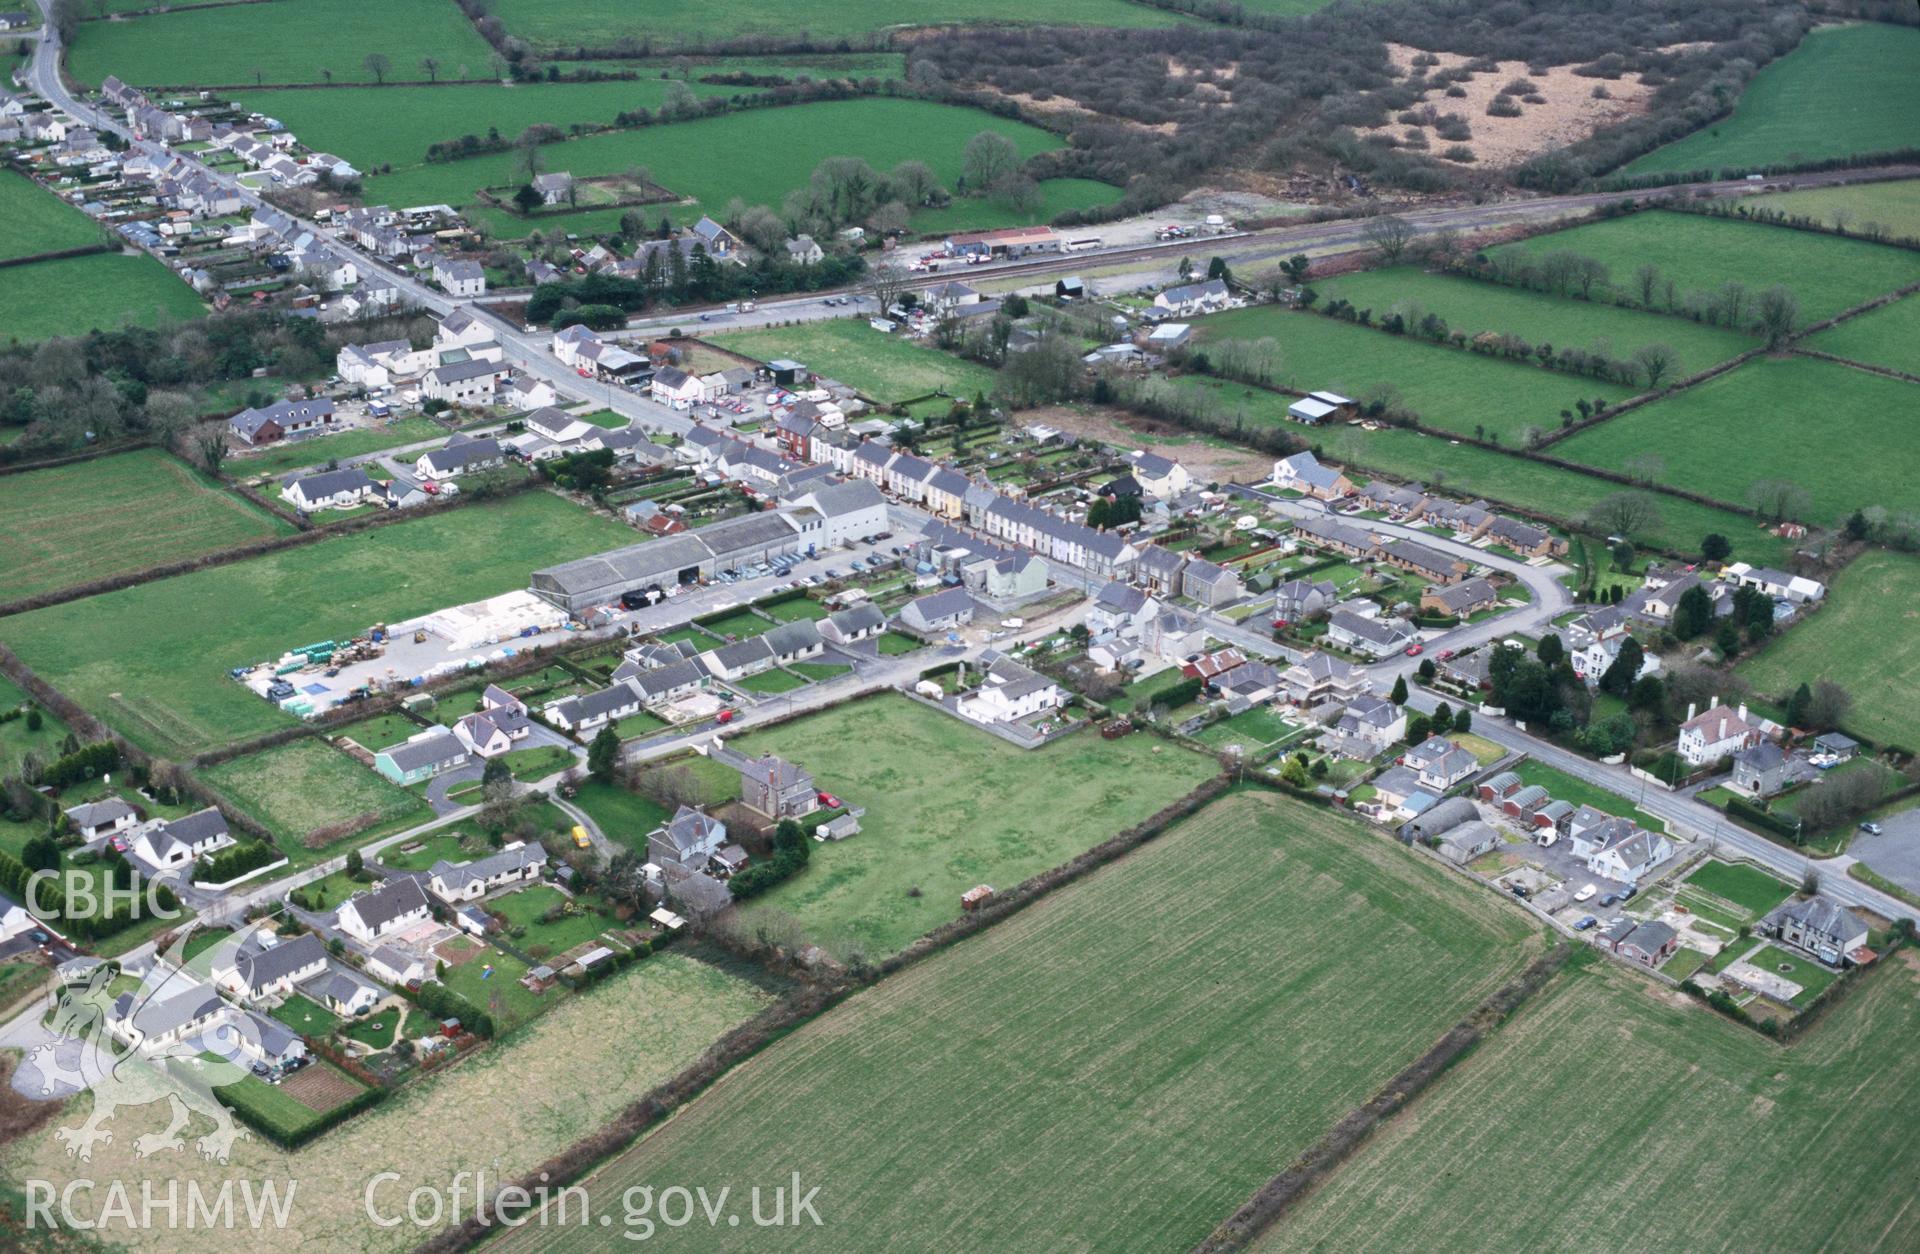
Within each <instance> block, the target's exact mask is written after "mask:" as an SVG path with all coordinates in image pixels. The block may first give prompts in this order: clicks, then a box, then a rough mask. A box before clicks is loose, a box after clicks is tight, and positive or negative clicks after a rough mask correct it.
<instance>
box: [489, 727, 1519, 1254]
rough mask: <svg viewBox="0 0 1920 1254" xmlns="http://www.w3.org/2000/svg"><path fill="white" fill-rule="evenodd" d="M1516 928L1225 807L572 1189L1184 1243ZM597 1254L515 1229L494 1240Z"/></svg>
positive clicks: (827, 1020)
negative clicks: (682, 1189) (803, 1187)
mask: <svg viewBox="0 0 1920 1254" xmlns="http://www.w3.org/2000/svg"><path fill="white" fill-rule="evenodd" d="M1135 739H1139V738H1135ZM854 839H855V840H856V841H858V840H861V839H864V837H855V838H854ZM1306 919H1312V920H1317V921H1318V923H1319V925H1318V926H1315V927H1311V928H1300V927H1297V926H1296V923H1297V921H1300V920H1306ZM1529 930H1530V929H1528V927H1527V926H1526V925H1525V924H1524V923H1522V922H1521V921H1520V920H1519V918H1518V917H1517V916H1516V915H1512V914H1509V913H1508V912H1506V911H1505V910H1504V909H1503V908H1501V907H1498V906H1495V905H1493V904H1492V903H1491V902H1490V901H1489V900H1488V899H1487V898H1486V897H1484V896H1480V895H1475V894H1474V893H1473V892H1472V890H1471V889H1470V888H1469V887H1468V886H1467V885H1465V884H1463V883H1461V882H1459V881H1457V880H1455V879H1451V878H1449V877H1446V876H1444V875H1442V874H1440V873H1438V872H1437V871H1436V870H1435V869H1434V868H1432V867H1431V866H1427V865H1423V864H1422V863H1421V862H1420V861H1419V860H1417V859H1412V858H1408V857H1406V856H1405V851H1404V850H1401V849H1399V848H1397V847H1395V846H1394V845H1393V843H1392V842H1390V841H1388V840H1384V839H1382V838H1380V837H1378V836H1375V835H1372V834H1370V833H1367V832H1364V831H1362V830H1361V829H1360V827H1359V825H1357V824H1354V823H1350V822H1347V821H1344V820H1341V819H1339V818H1336V817H1334V816H1332V815H1331V814H1328V813H1327V812H1324V811H1318V810H1313V809H1309V808H1307V807H1305V806H1302V805H1298V804H1296V803H1292V802H1290V801H1288V800H1286V799H1283V798H1280V797H1277V796H1274V795H1271V794H1266V793H1245V794H1241V795H1237V796H1233V797H1230V798H1228V799H1226V800H1223V801H1221V802H1219V803H1217V804H1216V805H1214V806H1212V807H1210V808H1209V809H1208V810H1206V811H1204V812H1202V813H1201V814H1199V815H1197V816H1195V817H1194V818H1193V819H1191V820H1189V821H1187V822H1186V823H1184V824H1182V825H1180V826H1179V827H1178V828H1176V829H1174V830H1173V831H1170V832H1169V833H1167V834H1166V835H1164V836H1162V837H1160V838H1159V839H1158V840H1156V841H1154V842H1152V843H1150V844H1148V845H1146V846H1144V847H1142V848H1141V849H1139V850H1138V851H1136V852H1135V853H1133V854H1131V855H1129V856H1128V857H1127V858H1125V859H1123V860H1122V861H1120V862H1118V863H1116V864H1114V865H1112V866H1108V867H1106V868H1103V869H1102V870H1100V871H1098V872H1095V873H1094V874H1093V875H1092V876H1090V877H1088V878H1087V879H1085V880H1082V881H1080V882H1079V883H1077V884H1074V885H1072V886H1070V887H1067V888H1064V889H1062V890H1060V891H1058V892H1056V893H1054V894H1052V895H1050V896H1049V897H1047V898H1045V899H1043V900H1041V901H1039V902H1037V903H1036V904H1034V905H1032V906H1030V907H1029V908H1027V909H1026V910H1024V911H1022V912H1021V913H1019V914H1018V915H1015V916H1013V917H1011V918H1009V919H1006V920H1003V921H1001V922H1000V923H998V924H996V925H995V926H994V927H993V928H991V929H989V930H988V931H986V932H984V933H982V934H980V935H978V936H976V937H974V938H972V939H969V940H967V941H964V942H961V943H960V944H958V945H956V946H954V947H953V948H951V949H948V950H946V951H945V952H942V953H940V954H938V955H936V956H934V957H932V958H931V959H929V960H927V961H925V962H923V963H921V964H919V965H917V966H914V967H912V968H910V969H908V970H907V971H905V972H902V973H901V974H900V975H898V976H897V977H895V978H892V979H889V980H887V981H885V982H883V983H882V984H880V985H879V986H878V987H876V988H873V989H870V990H868V991H866V992H863V993H861V994H859V995H857V996H855V997H854V998H852V999H850V1000H849V1001H848V1002H846V1003H845V1004H843V1005H841V1006H839V1007H838V1008H836V1009H834V1010H833V1011H830V1012H829V1013H827V1014H826V1015H824V1016H822V1017H821V1018H819V1019H817V1020H815V1021H813V1022H811V1023H809V1024H807V1025H805V1026H803V1027H801V1028H800V1029H799V1030H797V1031H796V1032H794V1033H793V1034H792V1035H791V1036H789V1037H787V1038H785V1039H784V1040H781V1041H779V1042H777V1043H775V1044H774V1045H772V1046H770V1047H769V1048H767V1049H765V1050H763V1051H761V1052H760V1053H759V1054H758V1055H756V1056H755V1057H754V1058H753V1059H751V1060H749V1061H748V1062H746V1063H744V1064H742V1065H741V1066H739V1067H737V1068H736V1069H735V1070H734V1071H732V1072H731V1073H730V1074H729V1075H728V1076H727V1077H726V1079H725V1080H724V1081H723V1082H722V1083H721V1084H720V1085H718V1086H716V1087H715V1088H714V1089H712V1090H710V1091H709V1092H708V1093H706V1094H705V1095H703V1096H702V1097H700V1098H699V1099H697V1100H696V1101H694V1102H693V1103H692V1104H691V1105H690V1106H688V1107H687V1108H685V1109H684V1110H682V1111H681V1112H680V1113H678V1114H676V1115H675V1117H674V1118H673V1119H672V1120H670V1121H668V1122H667V1123H666V1124H665V1125H664V1126H662V1127H661V1128H660V1129H659V1130H658V1131H656V1132H655V1133H654V1134H653V1135H652V1136H650V1137H648V1138H647V1139H646V1140H644V1141H642V1142H640V1143H639V1144H638V1145H637V1146H635V1147H633V1148H631V1149H629V1150H628V1151H627V1152H626V1153H624V1154H622V1155H621V1156H619V1157H617V1158H615V1159H613V1160H612V1161H611V1162H609V1163H608V1164H607V1165H606V1166H604V1167H603V1168H601V1170H600V1171H599V1172H598V1173H597V1174H596V1175H595V1176H593V1177H590V1178H589V1179H588V1180H587V1181H586V1182H585V1184H586V1188H587V1189H588V1190H589V1192H590V1193H592V1194H593V1195H594V1196H618V1195H619V1194H620V1193H621V1192H622V1190H624V1189H626V1188H628V1187H632V1186H635V1185H640V1184H655V1185H658V1184H661V1183H664V1182H665V1181H667V1180H670V1179H677V1178H687V1177H686V1172H688V1171H689V1170H692V1169H694V1168H695V1167H696V1166H698V1165H701V1164H705V1166H706V1168H707V1169H708V1170H709V1171H711V1170H712V1168H713V1166H714V1164H717V1163H723V1164H725V1167H724V1171H725V1172H726V1173H727V1175H728V1179H729V1181H730V1182H737V1183H738V1184H739V1185H744V1184H745V1182H747V1181H749V1180H753V1179H769V1180H770V1179H772V1178H774V1174H775V1173H776V1171H777V1172H779V1173H788V1172H791V1171H793V1170H796V1169H797V1170H798V1171H799V1172H800V1174H801V1177H802V1178H803V1179H805V1180H809V1181H814V1180H817V1181H820V1182H822V1185H823V1188H822V1191H821V1195H820V1198H819V1206H820V1210H821V1213H822V1214H823V1215H827V1214H831V1215H832V1219H831V1220H830V1221H829V1222H830V1223H831V1225H832V1231H833V1235H832V1238H831V1240H832V1243H833V1245H834V1248H837V1249H877V1248H882V1247H886V1248H913V1249H957V1248H969V1247H972V1246H974V1245H977V1244H978V1242H979V1239H980V1234H982V1233H993V1234H995V1235H994V1237H993V1238H992V1241H991V1244H993V1245H994V1246H996V1248H1031V1249H1059V1248H1065V1247H1069V1246H1070V1247H1074V1248H1086V1249H1107V1248H1121V1247H1126V1248H1139V1249H1148V1248H1152V1249H1180V1248H1187V1247H1190V1246H1192V1245H1193V1244H1194V1243H1195V1242H1196V1241H1198V1240H1199V1239H1200V1238H1202V1237H1204V1236H1205V1235H1206V1234H1207V1232H1208V1231H1209V1229H1210V1228H1211V1227H1212V1225H1213V1224H1214V1223H1216V1222H1217V1221H1218V1220H1219V1219H1220V1218H1221V1217H1223V1216H1225V1215H1226V1214H1227V1213H1228V1212H1230V1211H1231V1210H1232V1209H1233V1208H1234V1207H1235V1206H1236V1205H1238V1204H1239V1203H1240V1202H1241V1201H1242V1200H1243V1199H1244V1198H1245V1197H1246V1196H1247V1195H1249V1194H1251V1193H1252V1192H1253V1190H1254V1189H1255V1188H1257V1187H1258V1186H1259V1185H1260V1184H1262V1183H1263V1182H1264V1181H1265V1180H1266V1179H1267V1178H1268V1177H1269V1176H1270V1175H1272V1174H1273V1173H1274V1172H1275V1171H1277V1170H1279V1169H1280V1168H1282V1167H1284V1166H1285V1165H1286V1164H1287V1163H1288V1162H1289V1161H1291V1160H1292V1159H1293V1158H1294V1157H1295V1156H1296V1155H1297V1154H1298V1153H1299V1152H1300V1151H1301V1150H1303V1149H1305V1148H1306V1147H1307V1145H1308V1144H1310V1143H1311V1142H1312V1141H1313V1140H1315V1139H1316V1138H1317V1137H1319V1136H1320V1135H1321V1133H1323V1132H1324V1131H1325V1130H1326V1129H1327V1128H1328V1127H1330V1126H1331V1125H1332V1124H1333V1122H1334V1121H1335V1120H1337V1119H1338V1118H1339V1117H1340V1116H1342V1115H1344V1114H1345V1113H1346V1112H1347V1111H1348V1110H1349V1109H1351V1108H1352V1107H1353V1106H1355V1105H1356V1104H1358V1103H1359V1102H1361V1101H1364V1100H1365V1099H1366V1098H1367V1097H1368V1096H1370V1095H1371V1094H1372V1093H1373V1091H1374V1090H1375V1089H1376V1088H1378V1087H1379V1085H1380V1084H1381V1083H1382V1082H1384V1081H1385V1080H1386V1079H1387V1078H1388V1077H1389V1076H1391V1075H1392V1074H1394V1073H1395V1072H1396V1071H1397V1070H1398V1069H1400V1068H1401V1067H1402V1066H1404V1065H1405V1064H1406V1063H1407V1062H1409V1061H1411V1060H1412V1059H1413V1058H1414V1057H1415V1056H1416V1055H1417V1054H1418V1053H1419V1052H1420V1051H1421V1050H1423V1049H1425V1048H1426V1047H1427V1046H1428V1045H1429V1044H1431V1043H1432V1042H1433V1040H1434V1039H1435V1037H1437V1036H1438V1035H1439V1034H1440V1033H1441V1032H1442V1031H1443V1030H1444V1029H1445V1028H1446V1027H1447V1026H1448V1025H1450V1024H1452V1023H1453V1022H1454V1021H1456V1020H1457V1019H1458V1018H1459V1017H1460V1016H1461V1015H1462V1014H1463V1013H1464V1012H1465V1011H1466V1010H1467V1009H1468V1008H1469V1007H1471V1006H1472V1005H1473V1004H1475V1003H1476V1002H1477V1001H1478V1000H1479V999H1480V998H1481V997H1483V996H1484V995H1485V994H1486V993H1488V992H1489V991H1491V990H1492V989H1493V988H1494V987H1496V986H1497V985H1498V984H1499V983H1500V981H1501V980H1503V979H1504V978H1506V977H1507V976H1508V975H1510V974H1511V973H1512V972H1513V971H1514V970H1515V969H1516V967H1517V966H1518V965H1519V963H1520V962H1521V961H1522V958H1523V956H1524V953H1525V951H1526V949H1527V948H1528V947H1529V945H1528V941H1527V937H1528V934H1529ZM1358 938H1365V943H1364V944H1356V943H1353V942H1354V941H1355V940H1356V939H1358ZM1309 1075H1310V1076H1311V1077H1312V1080H1311V1083H1304V1082H1302V1077H1303V1076H1309ZM983 1102H985V1103H987V1104H988V1105H989V1106H990V1107H991V1111H990V1113H989V1111H988V1110H987V1109H986V1108H983V1105H982V1103H983ZM781 1178H782V1179H784V1178H786V1176H785V1174H782V1175H781ZM961 1180H965V1181H966V1182H967V1186H968V1187H966V1188H935V1187H928V1186H929V1184H931V1183H934V1182H950V1183H952V1182H959V1181H961ZM534 1234H538V1235H534ZM556 1234H561V1235H556ZM678 1236H679V1237H680V1239H681V1242H682V1243H683V1244H684V1243H687V1242H692V1243H694V1244H697V1245H700V1246H701V1247H702V1248H707V1247H710V1246H711V1247H730V1246H731V1245H732V1244H733V1243H732V1242H729V1241H728V1240H727V1237H726V1230H725V1229H724V1228H716V1229H712V1230H709V1229H705V1228H702V1227H689V1228H686V1229H684V1230H683V1231H681V1232H680V1233H679V1234H678ZM593 1243H594V1238H593V1237H592V1236H588V1235H584V1234H580V1233H578V1232H577V1230H574V1231H564V1233H563V1230H561V1229H556V1228H552V1227H549V1228H545V1229H542V1228H540V1227H539V1226H538V1225H537V1224H529V1225H528V1226H526V1227H524V1228H521V1229H518V1230H516V1231H515V1232H514V1233H512V1234H508V1235H507V1236H506V1237H505V1238H504V1240H502V1242H501V1245H502V1248H503V1249H507V1250H512V1249H520V1248H536V1247H537V1248H590V1247H591V1246H592V1245H593Z"/></svg>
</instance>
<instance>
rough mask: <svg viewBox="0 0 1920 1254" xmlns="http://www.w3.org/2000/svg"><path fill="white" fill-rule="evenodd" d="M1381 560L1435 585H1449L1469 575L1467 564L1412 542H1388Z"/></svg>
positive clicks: (1381, 547) (1383, 547)
mask: <svg viewBox="0 0 1920 1254" xmlns="http://www.w3.org/2000/svg"><path fill="white" fill-rule="evenodd" d="M1380 560H1381V561H1382V562H1384V563H1385V564H1386V565H1388V566H1391V567H1393V568H1394V569H1396V570H1404V571H1410V572H1412V573H1413V574H1416V575H1419V576H1420V577H1421V578H1423V579H1429V580H1432V581H1433V582H1434V583H1440V584H1448V583H1452V582H1453V581H1454V580H1456V579H1459V578H1461V577H1462V576H1464V575H1465V574H1466V573H1467V563H1465V562H1464V561H1461V560H1460V559H1459V558H1457V557H1449V556H1448V555H1446V554H1445V553H1441V552H1439V551H1438V550H1436V549H1431V548H1428V547H1427V546H1426V545H1424V544H1417V543H1415V542H1414V541H1412V540H1388V541H1386V542H1385V543H1383V544H1382V545H1381V546H1380Z"/></svg>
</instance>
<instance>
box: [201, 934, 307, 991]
mask: <svg viewBox="0 0 1920 1254" xmlns="http://www.w3.org/2000/svg"><path fill="white" fill-rule="evenodd" d="M269 942H271V943H269ZM216 953H218V954H219V955H220V956H218V957H216V958H215V959H214V960H213V966H212V969H211V971H210V972H209V974H210V975H211V976H212V978H213V981H214V983H215V984H217V985H219V986H220V987H221V988H223V989H225V990H226V991H227V992H229V993H231V994H233V995H234V996H235V997H239V998H241V999H243V1000H247V1001H257V1000H259V999H261V998H267V997H284V996H286V995H287V994H288V993H290V992H292V991H293V986H294V985H296V984H298V983H300V982H301V981H303V980H306V979H309V978H311V977H312V976H315V975H318V974H320V972H321V971H322V970H324V969H325V967H326V965H327V947H326V946H325V945H324V944H322V943H321V940H320V937H319V936H317V935H315V934H314V933H312V932H307V933H304V934H303V935H300V936H297V937H295V938H293V939H292V940H275V939H274V938H273V937H272V936H271V935H270V934H256V936H254V937H253V938H251V939H249V941H248V942H247V943H245V944H242V945H240V946H238V947H237V948H235V949H233V950H231V951H227V950H224V949H217V950H216Z"/></svg>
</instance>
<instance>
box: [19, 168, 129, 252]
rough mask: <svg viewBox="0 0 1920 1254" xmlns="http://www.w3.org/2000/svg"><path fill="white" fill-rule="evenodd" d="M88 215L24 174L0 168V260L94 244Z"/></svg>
mask: <svg viewBox="0 0 1920 1254" xmlns="http://www.w3.org/2000/svg"><path fill="white" fill-rule="evenodd" d="M103 238H104V237H103V236H102V235H101V232H100V228H99V226H97V225H96V224H95V223H94V221H93V219H92V218H89V217H88V216H87V215H86V214H84V213H81V212H80V211H79V210H78V209H75V208H74V207H73V206H72V205H69V204H67V203H66V202H65V201H63V200H61V199H60V198H59V197H58V196H55V195H54V194H53V193H52V192H50V191H47V190H46V189H45V188H43V187H41V186H39V185H38V184H36V183H34V182H33V181H32V180H31V179H29V178H27V177H26V176H24V175H20V174H15V173H14V172H13V171H11V170H0V261H10V260H12V259H13V258H15V257H33V256H37V255H38V254H40V253H52V252H59V251H61V250H63V249H67V248H84V247H86V246H87V245H88V244H98V243H100V242H101V241H102V239H103Z"/></svg>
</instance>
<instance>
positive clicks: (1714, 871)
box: [1683, 861, 1793, 919]
mask: <svg viewBox="0 0 1920 1254" xmlns="http://www.w3.org/2000/svg"><path fill="white" fill-rule="evenodd" d="M1683 882H1684V883H1686V884H1689V885H1692V886H1693V887H1695V888H1697V889H1699V890H1700V891H1701V892H1704V893H1711V894H1713V895H1714V896H1715V897H1718V898H1720V899H1721V900H1722V901H1725V902H1728V903H1730V904H1732V905H1736V906H1739V907H1740V908H1741V909H1742V910H1745V911H1747V913H1748V914H1749V915H1751V916H1752V917H1753V918H1755V919H1758V918H1759V917H1760V916H1762V915H1764V914H1766V913H1767V911H1769V910H1771V909H1773V908H1774V907H1775V906H1777V905H1779V904H1780V903H1781V902H1783V901H1785V900H1786V899H1787V898H1788V897H1790V896H1791V895H1792V894H1793V888H1792V886H1791V885H1789V884H1785V883H1782V882H1781V881H1780V880H1778V879H1775V878H1774V877H1773V876H1771V875H1769V874H1767V873H1766V872H1765V871H1762V870H1760V869H1759V868H1758V867H1754V866H1748V865H1747V864H1745V863H1736V862H1717V861H1716V862H1708V863H1705V864H1703V865H1702V866H1700V867H1699V868H1698V869H1697V870H1695V871H1694V872H1693V874H1691V875H1689V876H1687V878H1686V880H1685V881H1683Z"/></svg>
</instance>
